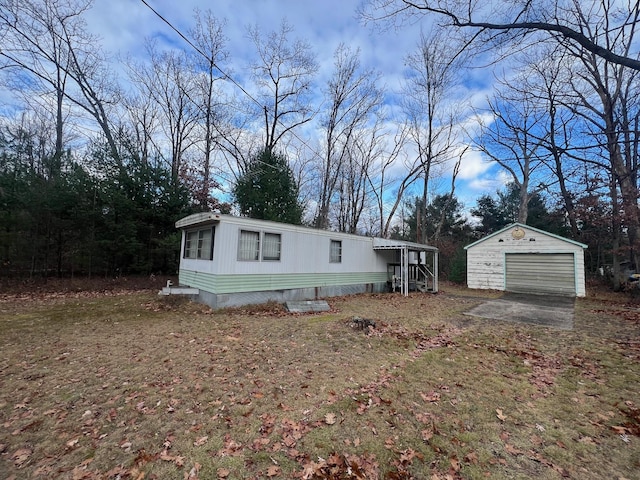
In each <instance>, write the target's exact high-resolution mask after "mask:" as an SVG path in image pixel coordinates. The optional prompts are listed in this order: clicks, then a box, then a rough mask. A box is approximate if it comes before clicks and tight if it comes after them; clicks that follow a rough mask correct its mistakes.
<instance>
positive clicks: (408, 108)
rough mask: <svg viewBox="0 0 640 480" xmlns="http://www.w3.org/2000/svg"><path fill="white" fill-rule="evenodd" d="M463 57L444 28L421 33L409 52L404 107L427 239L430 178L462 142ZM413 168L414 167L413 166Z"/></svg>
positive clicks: (421, 235)
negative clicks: (458, 92)
mask: <svg viewBox="0 0 640 480" xmlns="http://www.w3.org/2000/svg"><path fill="white" fill-rule="evenodd" d="M461 62H462V57H460V56H458V57H457V58H456V55H455V44H452V42H451V41H450V39H449V38H448V37H447V36H446V31H444V30H441V29H440V30H438V29H436V30H433V31H431V32H429V33H428V34H426V33H424V32H423V33H422V34H421V35H420V41H419V44H418V48H417V50H416V51H415V52H413V53H412V54H410V55H408V56H407V60H406V64H407V67H408V71H407V78H406V81H405V85H404V88H403V101H402V106H403V111H404V113H405V115H406V117H407V119H408V124H409V139H410V140H411V143H412V144H413V148H414V149H415V152H416V165H418V166H419V167H420V176H421V178H422V202H421V206H422V211H421V212H418V218H419V219H420V221H418V225H417V229H418V239H417V241H419V242H426V232H427V229H426V225H425V224H424V222H426V208H427V201H428V198H429V182H430V180H431V178H432V176H434V174H435V173H436V172H435V170H436V168H437V167H439V166H443V165H444V164H445V163H446V162H448V161H449V160H451V159H452V157H453V156H454V155H455V152H456V150H457V148H458V146H459V139H458V137H459V135H458V133H459V132H457V130H456V125H457V118H456V115H457V112H456V107H457V105H456V99H455V98H454V95H453V94H454V90H455V88H456V86H457V84H458V82H459V79H460V78H461V75H460V71H461ZM411 170H413V169H411Z"/></svg>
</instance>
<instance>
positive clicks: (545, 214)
mask: <svg viewBox="0 0 640 480" xmlns="http://www.w3.org/2000/svg"><path fill="white" fill-rule="evenodd" d="M519 202H520V190H519V187H518V186H517V185H516V184H515V183H510V184H508V185H507V186H506V188H505V189H504V190H501V191H498V192H496V196H495V197H492V196H490V195H482V196H481V197H480V198H479V199H478V200H477V204H476V208H474V209H471V214H472V215H473V216H475V217H479V218H480V225H479V226H478V227H476V231H477V232H479V233H481V234H482V235H488V234H490V233H493V232H496V231H498V230H500V229H501V228H503V227H506V226H507V225H509V224H511V223H514V222H517V221H518V205H519ZM528 209H529V212H528V215H527V225H530V226H532V227H536V228H539V229H541V230H545V231H548V232H552V233H557V234H563V233H564V234H566V231H565V230H566V229H565V227H564V225H563V223H562V221H561V219H559V218H558V216H557V215H554V214H553V213H551V212H549V210H548V209H547V206H546V202H545V199H544V197H543V196H542V195H541V194H540V193H530V194H529V204H528Z"/></svg>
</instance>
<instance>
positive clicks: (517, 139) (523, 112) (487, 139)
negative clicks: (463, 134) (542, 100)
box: [478, 78, 548, 223]
mask: <svg viewBox="0 0 640 480" xmlns="http://www.w3.org/2000/svg"><path fill="white" fill-rule="evenodd" d="M520 82H522V79H518V78H516V79H511V80H509V81H508V82H507V81H503V82H501V83H502V87H503V89H502V90H498V91H497V92H496V94H495V96H494V99H493V100H489V102H488V103H489V107H488V108H489V113H490V117H491V121H489V122H483V123H482V124H481V134H480V138H479V142H478V147H479V148H480V150H481V151H482V152H483V153H484V154H485V155H486V156H487V157H488V158H489V159H491V160H492V161H494V162H496V163H497V164H498V165H500V166H501V167H502V168H503V169H505V170H506V171H507V172H508V173H509V175H510V176H511V179H512V180H513V183H514V184H515V185H516V186H517V187H518V191H519V193H520V202H519V205H518V221H519V222H521V223H527V215H528V207H529V199H530V194H531V193H532V192H533V193H537V192H539V191H541V190H542V189H543V188H544V187H545V185H546V182H544V181H542V180H541V179H540V178H538V185H535V186H533V185H532V183H533V181H534V179H535V178H536V177H535V175H536V174H537V173H539V172H540V171H541V170H543V169H544V167H545V165H544V163H543V157H544V155H545V154H546V152H545V151H544V149H543V148H542V145H543V143H545V142H546V141H547V140H548V139H547V137H546V131H545V125H544V123H545V121H546V116H545V112H544V109H541V108H540V106H539V104H538V102H537V101H536V99H535V98H533V97H532V96H531V95H530V94H529V93H528V92H524V91H522V90H521V89H519V88H518V87H516V86H515V85H518V84H519V83H520ZM510 85H514V86H513V87H512V86H510Z"/></svg>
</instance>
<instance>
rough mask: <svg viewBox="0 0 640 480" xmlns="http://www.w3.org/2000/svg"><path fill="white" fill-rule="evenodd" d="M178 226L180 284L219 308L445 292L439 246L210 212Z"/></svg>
mask: <svg viewBox="0 0 640 480" xmlns="http://www.w3.org/2000/svg"><path fill="white" fill-rule="evenodd" d="M176 227H177V228H179V229H181V230H182V244H181V256H180V271H179V282H180V285H181V286H185V287H191V288H192V289H197V292H198V293H197V298H196V300H197V301H200V302H202V303H205V304H207V305H210V306H211V307H213V308H219V307H226V306H237V305H246V304H251V303H264V302H266V301H269V300H273V301H277V302H285V301H291V300H314V299H319V298H325V297H331V296H338V295H346V294H352V293H362V292H382V291H385V290H388V289H389V288H393V289H394V290H395V288H398V290H400V291H401V292H402V293H404V294H405V295H406V294H408V292H409V290H411V289H416V290H421V291H432V292H437V291H438V275H437V271H438V249H437V248H435V247H430V246H428V245H421V244H417V243H410V242H402V241H395V240H388V239H383V238H373V237H364V236H360V235H351V234H346V233H337V232H330V231H326V230H317V229H313V228H308V227H302V226H298V225H289V224H284V223H277V222H270V221H264V220H256V219H251V218H244V217H234V216H230V215H222V214H217V213H209V212H207V213H196V214H193V215H190V216H188V217H186V218H183V219H181V220H179V221H178V222H176Z"/></svg>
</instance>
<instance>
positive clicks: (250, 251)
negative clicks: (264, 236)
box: [238, 230, 260, 261]
mask: <svg viewBox="0 0 640 480" xmlns="http://www.w3.org/2000/svg"><path fill="white" fill-rule="evenodd" d="M259 259H260V232H251V231H249V230H240V240H239V242H238V260H242V261H257V260H259Z"/></svg>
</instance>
